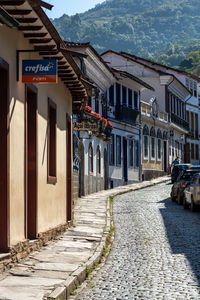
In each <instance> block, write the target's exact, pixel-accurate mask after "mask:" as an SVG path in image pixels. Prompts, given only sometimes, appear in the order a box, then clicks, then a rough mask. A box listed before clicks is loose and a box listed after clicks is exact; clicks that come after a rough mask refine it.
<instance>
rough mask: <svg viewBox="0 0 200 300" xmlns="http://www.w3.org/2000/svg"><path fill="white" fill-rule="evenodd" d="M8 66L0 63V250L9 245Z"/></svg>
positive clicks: (6, 248)
mask: <svg viewBox="0 0 200 300" xmlns="http://www.w3.org/2000/svg"><path fill="white" fill-rule="evenodd" d="M9 131H10V128H9V66H8V64H7V63H5V62H4V61H1V63H0V141H1V147H0V162H1V166H0V194H1V198H0V252H7V251H8V248H9V246H10V206H9V205H10V202H9V134H10V132H9Z"/></svg>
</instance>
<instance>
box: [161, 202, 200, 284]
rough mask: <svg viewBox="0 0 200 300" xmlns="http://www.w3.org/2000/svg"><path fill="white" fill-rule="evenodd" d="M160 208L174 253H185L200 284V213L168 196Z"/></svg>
mask: <svg viewBox="0 0 200 300" xmlns="http://www.w3.org/2000/svg"><path fill="white" fill-rule="evenodd" d="M159 203H164V204H165V208H162V209H160V213H161V215H162V218H163V221H164V225H165V228H166V233H167V237H168V241H169V244H170V246H171V250H172V253H173V254H183V255H185V257H186V258H187V260H188V261H189V263H190V266H191V269H192V271H193V272H194V275H195V276H196V279H197V280H198V283H199V284H200V213H199V212H195V213H192V212H191V211H190V210H185V209H184V208H183V206H180V205H178V204H177V203H174V202H172V201H171V198H167V199H165V200H163V201H160V202H159Z"/></svg>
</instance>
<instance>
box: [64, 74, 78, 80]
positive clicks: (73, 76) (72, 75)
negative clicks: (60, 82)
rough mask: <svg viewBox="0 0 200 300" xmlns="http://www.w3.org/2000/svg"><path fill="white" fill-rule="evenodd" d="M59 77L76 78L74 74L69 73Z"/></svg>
mask: <svg viewBox="0 0 200 300" xmlns="http://www.w3.org/2000/svg"><path fill="white" fill-rule="evenodd" d="M60 77H62V78H63V79H65V80H66V79H67V78H70V79H72V78H74V79H76V78H77V77H76V75H75V74H71V75H70V74H69V75H64V76H62V75H60Z"/></svg>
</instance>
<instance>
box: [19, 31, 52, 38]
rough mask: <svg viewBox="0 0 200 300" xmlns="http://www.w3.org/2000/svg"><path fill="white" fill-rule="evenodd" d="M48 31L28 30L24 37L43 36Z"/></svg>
mask: <svg viewBox="0 0 200 300" xmlns="http://www.w3.org/2000/svg"><path fill="white" fill-rule="evenodd" d="M47 34H48V33H47V32H30V33H24V37H25V38H37V37H38V38H39V37H45V36H46V35H47Z"/></svg>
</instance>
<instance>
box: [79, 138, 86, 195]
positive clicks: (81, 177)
mask: <svg viewBox="0 0 200 300" xmlns="http://www.w3.org/2000/svg"><path fill="white" fill-rule="evenodd" d="M80 167H81V169H80V172H79V182H80V184H79V188H80V197H81V196H84V195H85V147H84V144H83V142H81V162H80Z"/></svg>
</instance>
